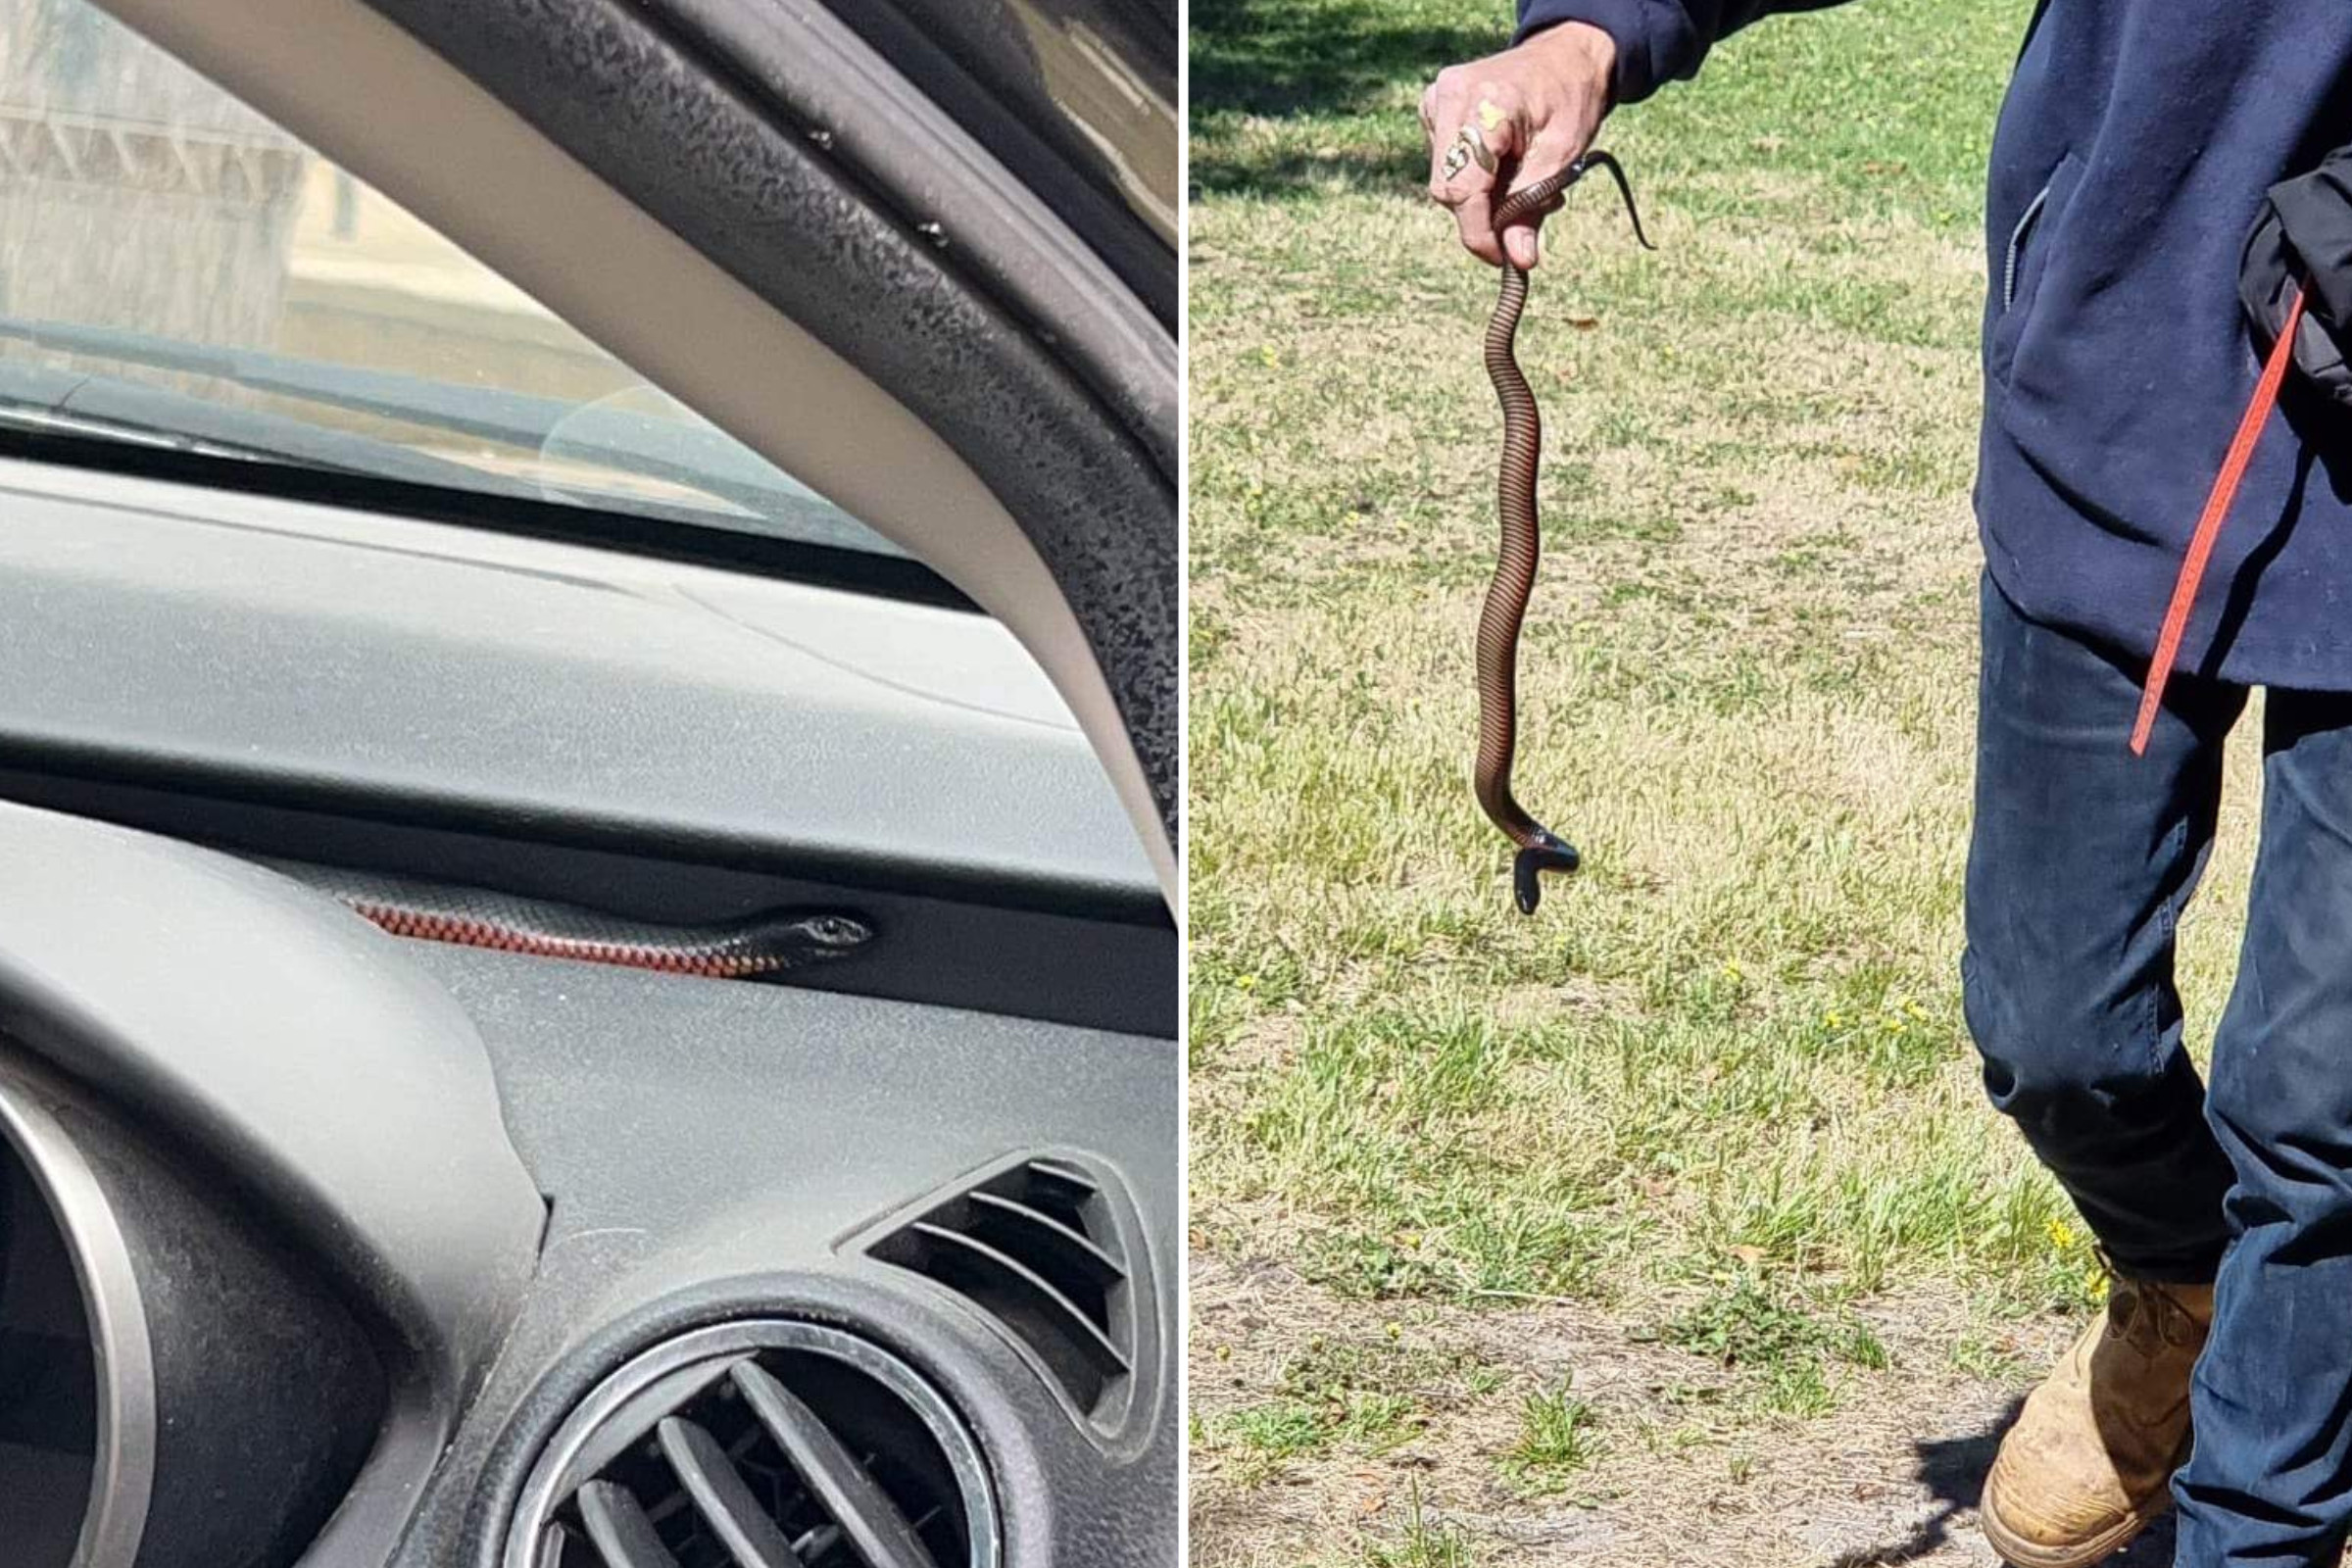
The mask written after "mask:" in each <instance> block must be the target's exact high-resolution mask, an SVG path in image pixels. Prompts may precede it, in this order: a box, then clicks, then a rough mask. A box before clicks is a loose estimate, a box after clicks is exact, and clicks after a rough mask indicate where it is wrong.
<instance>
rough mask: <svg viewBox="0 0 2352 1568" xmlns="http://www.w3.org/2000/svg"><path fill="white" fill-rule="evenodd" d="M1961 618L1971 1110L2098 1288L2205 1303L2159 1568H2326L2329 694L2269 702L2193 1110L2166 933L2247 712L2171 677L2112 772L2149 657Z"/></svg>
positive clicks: (2331, 1222)
mask: <svg viewBox="0 0 2352 1568" xmlns="http://www.w3.org/2000/svg"><path fill="white" fill-rule="evenodd" d="M1982 595H1983V637H1984V657H1983V666H1982V674H1981V679H1980V690H1979V715H1978V740H1977V796H1976V828H1975V837H1974V840H1973V842H1972V844H1971V846H1970V850H1969V863H1968V899H1967V904H1968V914H1967V923H1968V949H1967V953H1966V955H1965V956H1964V957H1963V959H1962V963H1961V974H1962V993H1963V998H1964V1001H1965V1005H1966V1009H1967V1014H1968V1022H1969V1028H1970V1032H1971V1033H1972V1034H1973V1035H1974V1036H1975V1037H1976V1041H1977V1046H1978V1049H1979V1051H1980V1052H1981V1053H1982V1054H1983V1056H1984V1061H1985V1088H1986V1091H1987V1092H1988V1093H1989V1095H1990V1097H1991V1099H1992V1103H1993V1104H1994V1105H1995V1106H1996V1107H1998V1108H1999V1109H2000V1110H2001V1111H2003V1112H2004V1113H2006V1114H2007V1115H2008V1116H2010V1117H2011V1118H2013V1119H2014V1120H2015V1121H2016V1123H2017V1124H2018V1126H2019V1128H2020V1129H2021V1130H2022V1131H2023V1132H2024V1134H2025V1137H2026V1141H2027V1142H2028V1143H2029V1144H2030V1145H2031V1146H2032V1147H2033V1150H2034V1153H2035V1154H2036V1155H2037V1156H2038V1157H2039V1158H2040V1159H2041V1161H2042V1163H2043V1164H2045V1165H2046V1166H2048V1167H2049V1169H2050V1170H2051V1172H2052V1173H2053V1174H2055V1175H2056V1176H2057V1178H2058V1180H2059V1182H2060V1183H2061V1184H2062V1185H2063V1186H2064V1187H2065V1188H2066V1190H2067V1192H2068V1194H2069V1195H2070V1196H2071V1197H2072V1198H2073V1199H2074V1201H2075V1203H2076V1205H2077V1206H2078V1207H2079V1208H2080V1209H2081V1210H2082V1217H2083V1220H2084V1222H2085V1223H2086V1224H2088V1225H2089V1227H2090V1228H2091V1230H2092V1231H2093V1232H2094V1233H2095V1234H2096V1235H2097V1237H2098V1239H2099V1241H2100V1243H2101V1244H2102V1246H2104V1248H2105V1249H2106V1250H2107V1252H2108V1255H2109V1257H2110V1258H2111V1259H2112V1260H2113V1262H2114V1264H2115V1267H2116V1268H2117V1270H2118V1271H2119V1272H2121V1273H2124V1274H2127V1275H2131V1276H2134V1277H2137V1278H2141V1279H2149V1280H2157V1281H2167V1282H2174V1283H2182V1282H2203V1281H2207V1280H2211V1281H2214V1282H2215V1283H2216V1285H2217V1294H2216V1302H2217V1305H2216V1311H2215V1319H2214V1328H2213V1335H2212V1338H2211V1339H2210V1341H2209V1342H2208V1344H2207V1347H2206V1350H2205V1353H2204V1356H2203V1358H2202V1359H2201V1360H2200V1361H2199V1362H2198V1365H2197V1371H2196V1377H2195V1383H2194V1387H2193V1390H2192V1393H2191V1404H2190V1409H2191V1415H2192V1419H2193V1422H2194V1426H2195V1434H2196V1436H2195V1446H2194V1451H2193V1453H2192V1454H2191V1456H2190V1459H2189V1462H2188V1464H2187V1465H2186V1466H2185V1467H2184V1468H2183V1469H2182V1470H2181V1472H2180V1476H2179V1477H2178V1478H2177V1479H2176V1481H2175V1483H2174V1489H2173V1490H2174V1495H2175V1497H2176V1498H2177V1500H2178V1501H2179V1503H2180V1531H2179V1543H2180V1544H2179V1548H2178V1551H2179V1556H2178V1559H2177V1560H2178V1562H2179V1563H2180V1565H2181V1568H2218V1565H2223V1564H2238V1563H2264V1564H2313V1565H2318V1564H2323V1563H2325V1564H2328V1565H2330V1568H2332V1565H2333V1564H2334V1563H2335V1562H2336V1561H2337V1554H2338V1553H2339V1552H2340V1551H2341V1549H2342V1543H2343V1541H2344V1537H2345V1532H2346V1528H2347V1525H2348V1524H2352V694H2343V693H2313V692H2291V691H2278V690H2273V691H2271V692H2270V693H2269V694H2268V696H2267V699H2266V702H2265V705H2264V713H2263V798H2262V816H2263V825H2262V841H2261V846H2260V849H2259V852H2258V855H2257V858H2256V862H2255V869H2254V885H2253V896H2252V899H2251V902H2250V905H2249V907H2248V910H2247V916H2246V927H2245V939H2244V944H2243V947H2242V948H2241V950H2240V953H2239V956H2238V969H2237V979H2236V983H2235V985H2234V987H2233V989H2232V990H2231V993H2230V997H2229V1005H2228V1006H2227V1008H2226V1009H2225V1010H2224V1013H2223V1017H2222V1021H2221V1024H2220V1026H2219V1028H2218V1030H2217V1032H2216V1034H2215V1037H2214V1048H2213V1081H2212V1083H2211V1085H2210V1087H2208V1086H2207V1085H2205V1084H2203V1083H2201V1082H2200V1081H2199V1079H2198V1075H2197V1072H2196V1069H2195V1067H2194V1066H2192V1065H2191V1063H2190V1062H2189V1059H2188V1055H2187V1053H2186V1052H2185V1050H2183V1048H2182V1044H2181V1020H2180V996H2179V993H2178V992H2177V990H2176V989H2175V986H2174V964H2173V960H2174V929H2175V927H2176V925H2177V924H2178V922H2179V919H2180V910H2181V908H2182V907H2183V906H2185V905H2186V904H2187V902H2188V899H2189V896H2190V895H2191V894H2192V893H2193V892H2194V891H2195V889H2196V885H2197V879H2198V876H2199V874H2200V873H2201V872H2202V870H2203V869H2204V865H2205V860H2206V856H2207V852H2208V850H2209V849H2210V848H2211V846H2212V843H2213V836H2214V827H2215V820H2216V816H2217V814H2218V808H2219V803H2220V795H2221V777H2222V773H2221V760H2222V743H2223V741H2224V739H2225V738H2226V737H2227V736H2228V734H2229V730H2230V727H2231V725H2232V724H2234V723H2235V721H2236V720H2237V718H2238V716H2239V714H2240V713H2241V712H2242V711H2243V710H2244V708H2245V704H2246V696H2247V694H2246V691H2245V689H2244V688H2242V687H2233V686H2229V685H2225V684H2222V683H2219V682H2216V681H2211V680H2205V679H2201V678H2198V677H2197V676H2195V675H2193V674H2191V673H2189V672H2186V671H2183V672H2181V673H2180V674H2178V675H2176V676H2175V678H2174V680H2173V682H2172V685H2171V686H2170V688H2169V689H2168V691H2167V694H2166V700H2165V711H2164V712H2163V713H2162V714H2161V715H2160V717H2159V718H2158V720H2157V724H2156V729H2155V734H2154V737H2153V739H2151V741H2150V742H2149V745H2148V749H2147V753H2146V755H2145V756H2143V757H2133V756H2132V755H2131V750H2130V748H2129V746H2128V744H2127V738H2128V736H2129V735H2130V732H2131V721H2132V717H2133V714H2134V712H2135V711H2136V709H2137V705H2138V697H2139V683H2140V678H2141V676H2142V674H2143V673H2144V672H2145V661H2144V660H2141V659H2137V658H2133V657H2131V656H2128V655H2123V654H2118V653H2113V652H2110V651H2106V650H2102V649H2100V648H2097V647H2094V646H2091V645H2089V644H2087V643H2085V642H2083V641H2082V640H2080V639H2078V638H2076V637H2074V636H2071V635H2069V634H2067V633H2063V632H2060V631H2056V630H2053V629H2051V628H2048V627H2045V626H2040V625H2036V624H2034V623H2033V622H2030V621H2028V620H2026V619H2025V618H2024V616H2023V615H2022V614H2020V613H2019V612H2018V611H2017V610H2016V609H2015V607H2013V606H2012V605H2011V604H2010V603H2009V602H2008V600H2007V599H2006V598H2004V597H2003V596H2002V595H2001V593H2000V591H1999V590H1998V589H1997V588H1995V587H1993V586H1992V584H1991V582H1990V580H1989V579H1987V580H1986V581H1985V585H1984V587H1983V589H1982Z"/></svg>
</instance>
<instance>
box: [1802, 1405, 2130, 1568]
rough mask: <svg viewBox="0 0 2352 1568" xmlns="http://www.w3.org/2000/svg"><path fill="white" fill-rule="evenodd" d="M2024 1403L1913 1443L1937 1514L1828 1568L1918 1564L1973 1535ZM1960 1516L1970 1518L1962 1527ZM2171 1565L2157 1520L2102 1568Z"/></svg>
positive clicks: (1886, 1567)
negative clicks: (1978, 1428) (1970, 1427)
mask: <svg viewBox="0 0 2352 1568" xmlns="http://www.w3.org/2000/svg"><path fill="white" fill-rule="evenodd" d="M2024 1403H2025V1400H2024V1399H2022V1398H2020V1399H2016V1400H2013V1401H2011V1403H2010V1405H2009V1408H2008V1409H2007V1410H2006V1411H2004V1412H2003V1413H2002V1415H2001V1418H2000V1419H1999V1420H1997V1421H1995V1422H1993V1423H1992V1424H1991V1425H1990V1426H1987V1427H1986V1428H1985V1430H1984V1431H1982V1432H1978V1433H1974V1434H1972V1435H1970V1436H1968V1437H1965V1438H1932V1439H1928V1440H1926V1441H1923V1442H1921V1443H1919V1444H1916V1445H1914V1446H1913V1447H1912V1452H1913V1453H1914V1454H1915V1455H1917V1457H1918V1462H1919V1468H1918V1475H1919V1479H1920V1481H1921V1482H1922V1483H1923V1484H1924V1485H1925V1486H1926V1488H1927V1490H1928V1492H1929V1493H1930V1494H1931V1495H1933V1496H1934V1497H1935V1499H1936V1511H1935V1512H1933V1513H1931V1514H1930V1515H1928V1517H1927V1518H1925V1519H1923V1520H1921V1521H1920V1522H1919V1523H1918V1524H1917V1525H1915V1526H1913V1527H1912V1530H1911V1534H1910V1535H1908V1536H1907V1537H1905V1538H1904V1539H1903V1540H1901V1541H1893V1542H1887V1543H1886V1544H1883V1545H1877V1546H1865V1547H1862V1548H1860V1549H1859V1550H1855V1551H1849V1552H1847V1553H1845V1554H1844V1555H1843V1556H1841V1557H1838V1558H1837V1559H1836V1560H1835V1561H1834V1562H1833V1563H1832V1565H1831V1568H1897V1565H1899V1564H1902V1563H1908V1562H1917V1561H1918V1560H1920V1559H1921V1558H1923V1557H1927V1556H1930V1555H1932V1554H1934V1553H1936V1552H1937V1551H1939V1550H1941V1549H1942V1548H1943V1547H1944V1546H1946V1545H1948V1544H1951V1542H1952V1540H1953V1538H1954V1536H1955V1534H1957V1533H1961V1532H1972V1533H1973V1532H1974V1531H1975V1529H1976V1523H1975V1520H1974V1518H1973V1515H1974V1514H1975V1513H1976V1511H1977V1508H1978V1505H1979V1504H1981V1503H1982V1502H1983V1501H1984V1499H1985V1472H1987V1471H1988V1470H1990V1469H1991V1468H1992V1456H1993V1454H1994V1453H1995V1452H1996V1451H1997V1450H1998V1449H1999V1448H2000V1446H2001V1436H2002V1434H2004V1433H2006V1432H2007V1431H2008V1430H2009V1428H2010V1425H2011V1424H2012V1423H2013V1422H2015V1421H2016V1420H2017V1412H2018V1409H2019V1407H2020V1406H2022V1405H2023V1404H2024ZM1962 1515H1970V1516H1972V1517H1971V1518H1970V1519H1969V1522H1968V1523H1966V1524H1961V1523H1960V1522H1959V1521H1960V1519H1961V1516H1962ZM2172 1560H2173V1521H2172V1518H2171V1516H2170V1515H2167V1516H2166V1517H2164V1518H2162V1519H2159V1520H2158V1521H2157V1522H2156V1523H2155V1524H2153V1525H2151V1526H2150V1527H2149V1528H2148V1531H2147V1533H2146V1534H2145V1535H2143V1536H2141V1537H2140V1538H2139V1539H2138V1540H2137V1541H2135V1542H2133V1543H2132V1544H2131V1546H2130V1547H2129V1548H2128V1549H2127V1550H2125V1551H2123V1552H2122V1553H2120V1554H2118V1555H2117V1556H2114V1557H2110V1558H2108V1559H2107V1561H2106V1563H2105V1564H2104V1565H2103V1568H2166V1565H2168V1564H2170V1563H2171V1562H2172Z"/></svg>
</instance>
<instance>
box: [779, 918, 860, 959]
mask: <svg viewBox="0 0 2352 1568" xmlns="http://www.w3.org/2000/svg"><path fill="white" fill-rule="evenodd" d="M791 930H792V935H793V936H794V938H795V939H797V940H798V942H799V943H800V944H801V945H802V946H803V947H804V948H805V949H806V950H807V956H809V957H811V958H830V957H836V956H840V955H843V954H847V953H853V952H855V951H857V950H858V949H859V948H862V947H864V946H865V945H866V943H868V942H870V941H872V940H873V935H874V928H873V926H872V924H871V923H870V922H868V921H866V920H865V919H863V918H862V917H860V916H858V915H855V914H851V913H848V912H847V911H845V910H840V909H813V910H810V911H809V912H807V913H805V914H798V915H796V916H794V918H793V920H792V925H791Z"/></svg>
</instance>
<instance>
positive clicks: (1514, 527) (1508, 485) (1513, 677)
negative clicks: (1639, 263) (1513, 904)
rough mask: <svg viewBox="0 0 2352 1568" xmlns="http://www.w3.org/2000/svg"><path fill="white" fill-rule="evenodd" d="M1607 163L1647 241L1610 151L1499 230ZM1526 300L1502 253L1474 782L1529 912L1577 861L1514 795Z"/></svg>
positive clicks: (1526, 533) (1531, 505) (1517, 201)
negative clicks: (1493, 525) (1545, 884)
mask: <svg viewBox="0 0 2352 1568" xmlns="http://www.w3.org/2000/svg"><path fill="white" fill-rule="evenodd" d="M1595 167H1597V168H1601V169H1606V170H1607V171H1608V172H1609V173H1610V175H1611V176H1612V177H1614V178H1615V180H1616V181H1617V189H1618V191H1619V193H1620V194H1621V195H1623V196H1624V198H1625V210H1626V214H1627V216H1628V217H1630V218H1631V219H1632V220H1633V223H1634V235H1635V237H1636V238H1637V239H1640V240H1641V241H1642V245H1643V246H1645V247H1646V246H1648V244H1649V239H1648V237H1647V236H1646V235H1644V234H1643V233H1642V218H1641V214H1640V213H1639V212H1638V211H1637V210H1636V209H1635V207H1634V193H1633V190H1632V188H1631V187H1630V186H1628V185H1627V183H1626V178H1625V171H1623V170H1622V169H1620V168H1618V167H1617V161H1616V160H1615V159H1613V158H1611V157H1610V156H1609V155H1608V154H1607V153H1603V152H1592V153H1587V154H1586V155H1585V156H1584V157H1582V158H1580V159H1578V160H1577V161H1576V162H1575V163H1573V164H1570V165H1569V166H1568V167H1567V168H1566V169H1564V170H1562V171H1560V172H1558V173H1556V174H1553V175H1552V176H1550V177H1549V178H1547V179H1543V180H1539V181H1537V182H1536V183H1535V184H1533V185H1530V186H1527V187H1526V188H1525V189H1523V190H1518V191H1514V192H1513V193H1512V194H1511V195H1510V196H1509V197H1507V198H1506V199H1505V200H1504V201H1503V202H1502V204H1501V205H1500V206H1498V207H1497V208H1495V229H1496V230H1497V231H1500V230H1501V229H1503V228H1505V227H1507V226H1508V225H1510V224H1513V223H1517V222H1520V221H1525V220H1526V219H1529V218H1532V217H1536V216H1538V215H1540V214H1542V213H1544V212H1546V211H1548V210H1549V209H1550V207H1551V206H1552V205H1553V204H1554V203H1555V202H1557V201H1558V200H1559V198H1560V196H1561V195H1562V194H1563V193H1564V192H1565V191H1566V190H1567V189H1568V187H1569V186H1571V185H1573V184H1575V183H1576V182H1577V180H1579V179H1581V178H1582V177H1584V174H1585V172H1587V171H1588V170H1590V169H1593V168H1595ZM1526 308H1527V273H1526V272H1524V271H1522V270H1520V269H1519V268H1518V267H1517V266H1515V265H1514V264H1513V263H1512V262H1511V261H1510V259H1509V257H1508V256H1507V255H1506V256H1505V257H1504V259H1503V264H1502V288H1501V292H1500V293H1499V294H1498V295H1497V296H1496V298H1495V314H1494V316H1493V317H1492V318H1491V319H1489V320H1488V322H1487V340H1486V360H1487V376H1488V378H1489V379H1490V380H1492V381H1493V382H1494V383H1495V397H1496V399H1497V400H1498V401H1500V403H1501V405H1502V461H1501V464H1500V466H1499V472H1498V476H1497V483H1496V486H1495V513H1496V515H1497V516H1498V517H1499V519H1500V521H1501V524H1502V542H1501V547H1500V549H1499V550H1498V551H1497V553H1496V555H1495V575H1494V578H1493V580H1492V581H1490V582H1489V583H1488V584H1487V597H1486V603H1485V604H1484V605H1483V606H1482V607H1481V608H1480V610H1479V614H1478V761H1477V766H1476V768H1475V770H1474V772H1473V775H1472V777H1473V780H1474V783H1475V785H1476V788H1477V791H1478V804H1479V806H1480V807H1481V808H1482V809H1484V810H1485V811H1486V813H1487V816H1488V818H1489V819H1490V820H1492V821H1493V822H1494V824H1495V826H1496V827H1498V828H1500V829H1501V830H1502V833H1503V836H1504V837H1505V838H1507V839H1509V840H1510V841H1511V842H1512V843H1513V844H1514V845H1516V846H1518V850H1519V853H1518V855H1517V856H1516V857H1514V858H1513V859H1512V861H1511V890H1512V894H1513V896H1514V897H1515V898H1516V899H1517V901H1518V905H1519V912H1520V913H1522V914H1533V913H1535V912H1536V906H1537V904H1538V903H1539V902H1540V901H1541V900H1542V898H1543V888H1542V886H1541V884H1540V880H1539V879H1540V878H1541V876H1542V874H1543V873H1544V872H1545V871H1559V872H1568V871H1573V870H1575V869H1576V867H1577V860H1578V858H1577V853H1576V846H1575V845H1573V844H1570V843H1569V842H1568V841H1567V840H1566V839H1564V838H1561V837H1560V836H1559V835H1558V834H1556V833H1554V832H1552V830H1551V829H1549V828H1547V827H1545V826H1544V824H1543V823H1541V822H1539V821H1537V820H1536V819H1535V817H1534V816H1532V815H1530V814H1529V813H1528V811H1527V809H1526V808H1524V807H1522V806H1521V805H1520V804H1519V802H1518V799H1517V798H1516V797H1515V796H1513V795H1512V794H1511V761H1512V759H1513V757H1514V755H1515V754H1516V753H1517V751H1518V745H1519V630H1520V627H1521V626H1522V625H1524V624H1525V622H1526V620H1527V605H1528V600H1529V598H1530V596H1531V595H1533V594H1534V592H1535V586H1536V566H1537V564H1538V563H1539V562H1540V561H1541V560H1542V558H1543V553H1544V539H1543V530H1542V527H1541V525H1540V524H1539V522H1538V520H1537V515H1536V472H1537V466H1538V465H1539V464H1540V463H1541V461H1542V459H1543V454H1544V421H1543V417H1542V416H1541V414H1540V412H1539V411H1538V410H1537V407H1536V395H1535V392H1534V391H1533V389H1531V388H1530V387H1529V386H1528V384H1527V377H1526V375H1525V374H1524V373H1522V372H1521V370H1520V368H1519V359H1518V355H1517V353H1516V352H1515V344H1516V341H1517V338H1518V334H1519V317H1520V314H1521V313H1522V312H1523V311H1524V310H1525V309H1526Z"/></svg>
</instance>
